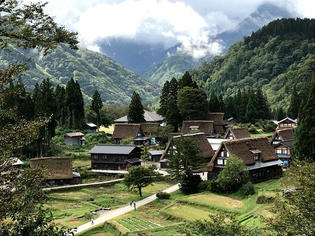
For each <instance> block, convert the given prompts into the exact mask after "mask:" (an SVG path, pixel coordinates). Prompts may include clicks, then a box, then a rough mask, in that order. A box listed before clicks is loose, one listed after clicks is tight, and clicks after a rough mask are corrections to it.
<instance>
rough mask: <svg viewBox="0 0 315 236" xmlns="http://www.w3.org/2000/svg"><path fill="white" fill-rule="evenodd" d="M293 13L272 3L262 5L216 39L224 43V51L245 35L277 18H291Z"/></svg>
mask: <svg viewBox="0 0 315 236" xmlns="http://www.w3.org/2000/svg"><path fill="white" fill-rule="evenodd" d="M290 17H292V15H291V14H290V13H289V12H288V11H287V10H286V9H283V8H280V7H278V6H276V5H274V4H271V3H264V4H262V5H260V6H259V7H258V8H257V9H256V10H255V11H254V12H253V13H252V14H250V15H249V16H248V17H246V18H245V19H244V20H243V21H241V22H240V23H239V24H238V25H237V26H236V28H234V29H233V30H229V31H225V32H223V33H220V34H218V35H217V36H216V39H218V40H220V41H221V42H222V43H223V46H224V48H225V50H224V52H226V51H227V50H228V48H229V47H230V46H231V45H232V44H233V43H235V42H236V41H238V40H241V39H243V37H244V36H249V35H250V34H251V33H252V32H254V31H256V30H258V29H260V28H261V27H262V26H264V25H266V24H268V23H269V22H271V21H273V20H275V19H281V18H290Z"/></svg>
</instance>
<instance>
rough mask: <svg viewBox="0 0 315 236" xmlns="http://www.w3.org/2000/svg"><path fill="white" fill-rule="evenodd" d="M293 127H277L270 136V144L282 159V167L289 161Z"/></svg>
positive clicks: (286, 165)
mask: <svg viewBox="0 0 315 236" xmlns="http://www.w3.org/2000/svg"><path fill="white" fill-rule="evenodd" d="M293 139H294V129H293V128H291V129H278V130H276V132H275V134H274V135H273V136H272V139H271V145H272V146H273V148H274V150H275V153H276V154H277V156H278V157H279V158H280V160H282V161H283V164H284V167H288V166H289V165H290V163H291V150H292V147H293Z"/></svg>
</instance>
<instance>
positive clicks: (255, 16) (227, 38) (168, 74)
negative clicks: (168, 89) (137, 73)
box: [142, 3, 292, 85]
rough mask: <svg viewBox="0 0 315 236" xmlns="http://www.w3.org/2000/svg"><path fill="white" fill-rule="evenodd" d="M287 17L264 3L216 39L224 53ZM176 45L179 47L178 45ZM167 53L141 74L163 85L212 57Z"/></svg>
mask: <svg viewBox="0 0 315 236" xmlns="http://www.w3.org/2000/svg"><path fill="white" fill-rule="evenodd" d="M289 17H292V16H291V15H290V13H289V12H288V11H287V10H285V9H282V8H280V7H278V6H276V5H274V4H271V3H265V4H262V5H260V6H259V7H258V8H257V10H256V11H255V12H253V13H252V14H251V15H250V16H248V17H247V18H245V19H244V20H243V21H241V22H240V23H239V24H238V25H237V26H236V28H235V29H233V30H231V31H226V32H223V33H221V34H218V35H217V36H216V40H218V41H219V42H221V43H222V46H223V47H224V50H223V53H225V52H226V51H227V49H228V48H229V47H230V46H231V45H232V44H233V43H235V42H236V41H238V40H241V39H242V38H243V37H244V36H248V35H250V34H251V33H252V32H254V31H256V30H258V29H259V28H261V27H262V26H264V25H266V24H267V23H269V22H271V21H272V20H275V19H277V18H289ZM176 47H179V45H177V46H176ZM175 49H176V48H175ZM168 55H171V56H166V57H165V58H164V60H163V61H162V62H160V63H158V64H154V65H153V66H151V67H149V68H148V70H147V71H146V72H145V73H143V74H142V76H143V77H144V78H146V79H147V80H149V81H151V82H153V83H157V84H159V85H163V83H164V82H165V81H166V80H170V79H171V78H172V77H175V78H178V77H180V76H181V75H183V73H184V72H185V71H187V70H189V69H192V68H194V67H198V66H199V65H200V64H201V62H202V61H210V60H211V59H212V58H213V56H207V57H204V58H200V59H199V60H196V59H194V58H193V57H191V56H189V55H185V54H183V53H177V52H176V50H174V48H173V49H172V53H168Z"/></svg>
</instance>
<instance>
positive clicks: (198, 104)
mask: <svg viewBox="0 0 315 236" xmlns="http://www.w3.org/2000/svg"><path fill="white" fill-rule="evenodd" d="M178 109H179V112H180V114H181V116H182V118H183V119H184V120H203V119H206V118H207V114H208V102H207V96H206V94H205V92H204V90H203V89H197V88H191V87H184V88H183V89H181V90H179V91H178Z"/></svg>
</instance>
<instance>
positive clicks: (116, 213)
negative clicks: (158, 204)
mask: <svg viewBox="0 0 315 236" xmlns="http://www.w3.org/2000/svg"><path fill="white" fill-rule="evenodd" d="M178 189H179V186H178V184H176V185H173V186H171V187H169V188H167V189H165V190H163V192H166V193H172V192H175V191H176V190H178ZM156 199H157V197H156V194H153V195H151V196H149V197H147V198H144V199H142V200H140V201H137V202H136V206H137V208H138V207H141V206H144V205H146V204H148V203H150V202H153V201H154V200H156ZM133 210H134V208H133V207H130V206H129V205H128V206H125V207H121V208H118V209H115V210H112V211H108V212H106V213H104V214H102V215H101V216H100V217H98V218H97V219H95V220H94V224H92V223H91V222H89V223H85V224H83V225H80V226H78V227H77V232H76V233H75V234H78V233H81V232H84V231H87V230H90V229H91V228H93V227H95V226H99V225H101V224H103V223H104V222H105V221H108V220H111V219H113V218H115V217H117V216H121V215H124V214H126V213H128V212H130V211H133Z"/></svg>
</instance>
